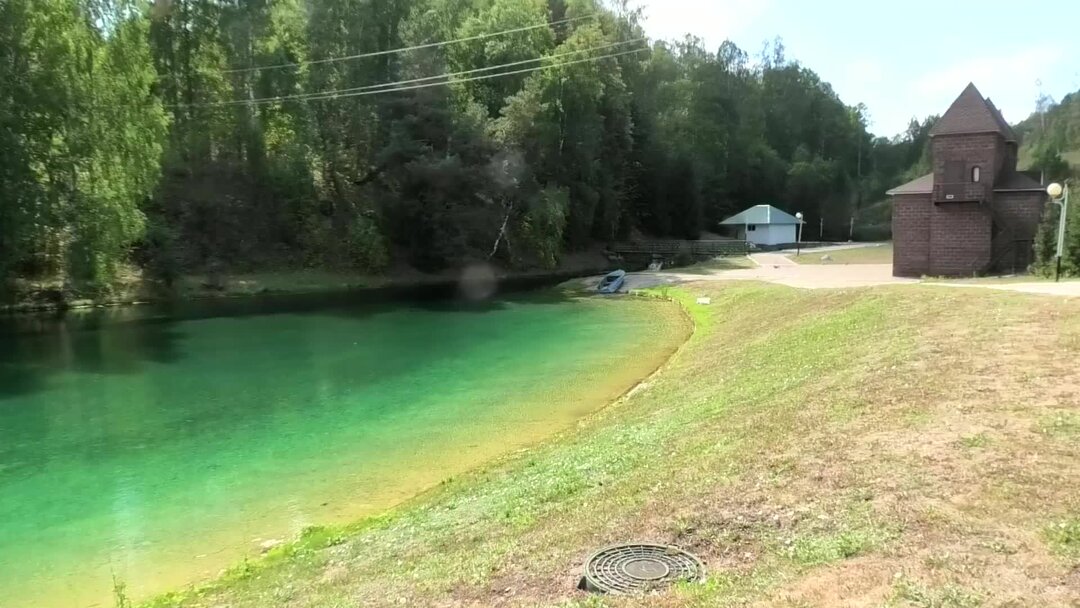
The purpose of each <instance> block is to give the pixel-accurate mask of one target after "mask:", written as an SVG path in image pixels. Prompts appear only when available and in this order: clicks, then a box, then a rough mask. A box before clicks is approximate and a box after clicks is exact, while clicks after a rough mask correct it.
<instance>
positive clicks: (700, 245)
mask: <svg viewBox="0 0 1080 608" xmlns="http://www.w3.org/2000/svg"><path fill="white" fill-rule="evenodd" d="M608 250H609V251H611V252H613V253H617V254H619V255H653V256H673V255H680V254H684V255H692V256H695V257H698V256H702V257H703V256H712V257H715V256H725V255H745V254H746V253H747V252H749V251H750V246H749V245H748V244H747V242H746V241H735V240H732V241H672V240H668V241H642V242H637V243H613V244H611V245H608Z"/></svg>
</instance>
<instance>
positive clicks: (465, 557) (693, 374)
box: [149, 284, 1080, 608]
mask: <svg viewBox="0 0 1080 608" xmlns="http://www.w3.org/2000/svg"><path fill="white" fill-rule="evenodd" d="M667 293H668V294H669V295H670V296H672V297H676V298H678V299H679V300H681V301H682V302H683V304H684V306H686V307H687V309H688V310H689V311H690V313H691V315H692V316H693V317H694V319H695V320H696V322H697V331H696V332H695V334H694V335H693V337H692V338H691V339H690V341H689V343H688V344H687V345H685V346H684V347H683V349H682V350H681V351H680V352H679V353H678V354H677V355H676V358H675V359H674V360H673V361H672V362H671V363H670V364H669V365H668V367H667V368H666V369H665V370H664V373H663V374H661V375H659V376H657V377H655V378H653V379H651V380H650V381H649V382H648V383H647V384H646V385H644V386H643V387H642V388H640V389H639V390H637V391H635V392H634V393H633V394H631V395H630V396H628V397H626V398H625V399H624V400H623V401H621V402H620V403H618V404H617V405H616V406H614V407H612V408H608V409H606V410H604V411H603V412H601V413H599V414H598V415H596V416H595V417H594V418H593V419H592V420H590V421H589V422H588V423H587V424H585V425H583V427H582V428H581V429H580V430H579V431H578V432H576V433H574V434H572V435H568V436H565V437H563V438H561V439H559V440H557V441H554V442H551V443H549V444H547V445H546V446H543V447H541V448H538V449H535V450H530V451H529V452H526V453H523V454H519V455H515V456H512V457H510V458H508V459H506V460H504V461H503V462H501V463H496V464H493V465H491V466H489V467H487V468H485V469H483V470H480V471H477V472H474V473H472V474H470V475H466V476H463V477H458V478H455V479H453V480H449V481H447V482H446V483H444V484H443V485H442V486H440V487H439V488H438V489H436V490H434V491H433V492H431V493H429V494H428V495H426V496H423V497H420V498H419V499H416V500H414V501H413V502H412V503H411V504H408V505H405V506H403V507H401V508H399V509H397V510H395V511H393V512H391V513H388V514H386V515H383V516H381V517H378V518H375V519H371V520H367V521H364V522H361V523H359V524H356V525H354V526H351V527H346V528H341V529H325V528H320V529H313V530H311V531H309V532H308V533H306V534H305V535H304V536H303V537H302V538H301V539H300V540H298V541H296V542H295V543H293V544H290V545H285V546H282V547H279V548H277V549H274V550H273V551H271V553H270V555H269V557H268V558H267V559H265V560H260V561H255V562H250V563H249V565H246V566H245V567H244V568H243V569H236V570H233V571H231V572H230V573H229V574H228V575H226V577H225V578H223V579H222V580H220V581H218V582H216V583H210V584H208V585H207V586H204V587H200V588H197V589H194V590H191V591H187V592H182V593H176V594H173V595H170V596H166V597H162V598H158V599H157V600H154V601H152V602H150V604H149V605H151V606H155V607H165V606H168V607H209V606H221V605H228V606H232V607H234V608H243V607H248V606H251V607H256V606H266V605H274V606H288V607H301V606H312V607H315V606H338V605H364V606H391V605H424V606H451V605H453V606H459V605H475V606H490V605H506V606H537V605H560V606H582V607H584V606H601V605H603V606H661V607H663V606H714V605H718V604H723V603H726V602H734V601H744V602H753V601H764V602H766V603H770V604H771V603H781V604H783V603H787V604H791V605H802V604H819V605H836V604H839V603H843V602H845V601H854V600H858V601H861V602H863V603H867V604H870V605H892V606H975V605H979V604H980V603H981V602H983V601H984V600H985V598H988V597H994V598H996V599H1000V600H1002V601H1008V600H1009V599H1010V598H1014V599H1020V598H1023V599H1024V600H1025V601H1036V602H1037V603H1039V604H1040V605H1059V606H1064V605H1068V602H1069V599H1068V598H1069V597H1073V595H1070V594H1075V593H1076V592H1077V587H1076V583H1075V580H1074V579H1070V578H1069V576H1070V575H1069V574H1068V573H1069V572H1070V568H1072V567H1073V566H1074V563H1075V562H1074V561H1073V558H1074V557H1075V555H1076V552H1075V546H1076V545H1077V541H1076V537H1077V535H1076V534H1075V529H1076V525H1075V521H1076V520H1075V508H1076V505H1075V500H1074V498H1075V497H1074V496H1073V492H1072V488H1074V487H1076V484H1077V483H1080V477H1078V475H1080V449H1078V446H1077V444H1076V443H1075V441H1072V440H1071V437H1070V436H1068V435H1067V434H1060V433H1056V432H1044V431H1043V429H1046V428H1061V427H1062V425H1057V424H1054V423H1053V422H1052V421H1053V420H1057V419H1067V417H1068V416H1071V415H1074V414H1075V412H1074V408H1073V407H1072V405H1071V404H1069V403H1067V402H1065V401H1063V400H1062V398H1063V397H1062V396H1063V395H1066V394H1068V391H1070V390H1075V388H1076V387H1075V378H1077V377H1080V369H1078V367H1077V366H1078V363H1077V362H1078V361H1080V358H1078V357H1077V355H1078V352H1077V349H1078V348H1080V324H1078V323H1077V319H1080V314H1078V313H1080V309H1078V306H1080V302H1077V301H1070V300H1066V299H1053V298H1039V297H1035V296H1025V295H1020V294H1011V293H1000V292H993V291H989V290H987V291H983V290H957V289H946V288H934V287H904V288H879V289H861V290H845V291H799V290H794V289H789V288H784V287H778V286H764V285H747V284H731V285H726V286H719V285H717V284H697V285H692V286H689V287H686V288H684V289H680V290H669V291H668V292H667ZM702 295H707V296H709V297H711V298H712V304H711V305H709V306H700V305H697V304H695V301H696V298H697V297H699V296H702ZM987 310H993V311H994V312H993V314H986V311H987ZM931 320H932V322H930V321H931ZM1031 335H1039V336H1044V337H1045V338H1044V339H1043V340H1041V341H1040V343H1039V344H1034V343H1030V341H1023V340H1016V341H1012V342H1010V344H1011V346H1010V348H1008V349H1004V348H1000V342H999V340H1001V339H1002V336H1005V337H1008V336H1031ZM928 360H932V361H933V364H932V365H928V364H927V361H928ZM1021 362H1022V364H1020V363H1021ZM1070 383H1071V384H1070ZM1062 391H1066V392H1062ZM1048 416H1050V417H1051V418H1049V419H1048V418H1047V417H1048ZM1048 420H1050V421H1051V422H1047V421H1048ZM971 437H982V438H985V439H979V440H978V441H971V440H970V438H971ZM627 540H651V541H656V542H665V543H671V544H676V545H679V546H681V547H683V548H686V549H688V550H691V551H693V552H695V553H697V554H698V555H700V556H701V557H702V558H703V559H705V561H706V562H707V565H708V568H709V579H708V580H707V581H706V582H705V583H704V584H701V585H696V584H695V585H681V586H679V587H678V588H677V589H676V590H675V591H674V592H672V593H668V594H663V595H657V596H650V597H645V598H595V597H589V596H587V595H585V594H584V593H583V592H579V591H576V590H575V589H574V585H575V583H576V574H577V573H578V569H579V568H580V564H581V562H582V560H584V559H585V557H586V556H588V555H589V554H590V553H591V551H592V550H594V549H595V548H596V547H599V546H603V545H606V544H610V543H613V542H619V541H627ZM1070 581H1072V582H1070Z"/></svg>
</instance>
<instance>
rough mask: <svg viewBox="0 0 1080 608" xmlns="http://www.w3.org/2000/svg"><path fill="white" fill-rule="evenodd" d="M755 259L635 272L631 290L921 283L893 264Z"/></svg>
mask: <svg viewBox="0 0 1080 608" xmlns="http://www.w3.org/2000/svg"><path fill="white" fill-rule="evenodd" d="M751 258H752V259H753V260H754V261H755V262H757V263H758V267H757V268H739V269H737V270H715V271H707V272H702V273H692V272H679V271H678V270H673V271H663V272H636V273H631V274H629V275H628V276H627V287H629V288H630V289H644V288H646V287H654V286H656V285H674V284H678V283H689V282H693V281H766V282H769V283H778V284H780V285H787V286H789V287H798V288H801V289H835V288H842V287H869V286H873V285H893V284H904V283H918V282H919V281H918V280H917V279H901V278H897V277H894V276H892V266H891V265H890V264H846V265H839V264H838V265H835V266H830V265H824V264H823V265H803V264H796V263H795V262H792V261H791V260H789V259H788V258H786V257H784V256H783V255H780V254H776V253H757V254H754V255H753V256H751Z"/></svg>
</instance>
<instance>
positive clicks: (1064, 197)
mask: <svg viewBox="0 0 1080 608" xmlns="http://www.w3.org/2000/svg"><path fill="white" fill-rule="evenodd" d="M1046 193H1047V194H1049V195H1050V202H1052V203H1054V204H1055V205H1057V206H1058V207H1061V217H1059V218H1058V241H1057V266H1056V268H1055V270H1054V281H1059V280H1061V256H1062V254H1063V253H1065V218H1066V216H1067V215H1068V214H1069V182H1068V180H1066V181H1065V185H1064V186H1062V185H1061V184H1059V183H1057V182H1055V183H1053V184H1050V185H1049V186H1047V187H1046Z"/></svg>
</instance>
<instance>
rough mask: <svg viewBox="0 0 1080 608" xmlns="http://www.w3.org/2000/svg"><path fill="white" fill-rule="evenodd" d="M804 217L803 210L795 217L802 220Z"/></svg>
mask: <svg viewBox="0 0 1080 608" xmlns="http://www.w3.org/2000/svg"><path fill="white" fill-rule="evenodd" d="M802 218H803V215H802V211H800V212H798V213H796V214H795V219H797V220H799V221H802Z"/></svg>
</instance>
